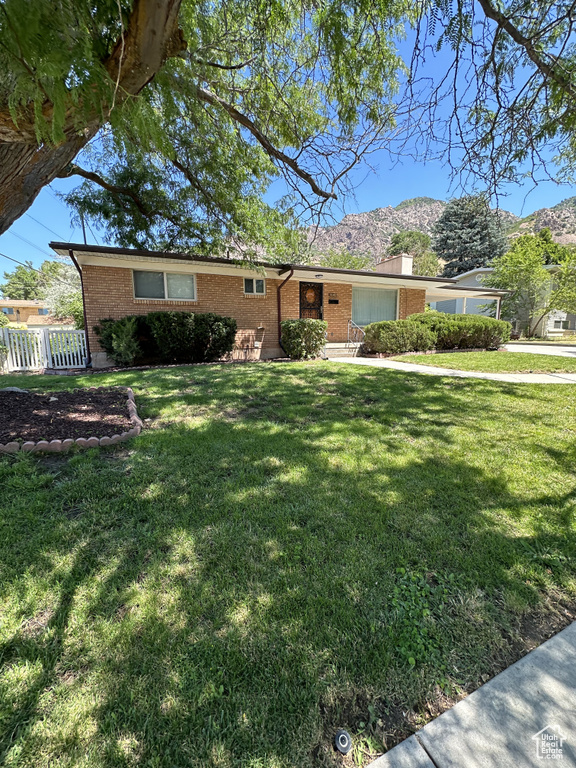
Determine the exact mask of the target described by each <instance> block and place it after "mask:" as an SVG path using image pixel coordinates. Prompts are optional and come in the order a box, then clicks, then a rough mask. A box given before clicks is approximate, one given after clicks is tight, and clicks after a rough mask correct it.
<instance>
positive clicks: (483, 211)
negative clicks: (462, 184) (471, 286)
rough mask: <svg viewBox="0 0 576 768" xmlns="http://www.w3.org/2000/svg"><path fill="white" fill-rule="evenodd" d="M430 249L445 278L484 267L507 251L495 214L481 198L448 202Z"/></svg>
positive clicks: (470, 196) (473, 197) (478, 196)
mask: <svg viewBox="0 0 576 768" xmlns="http://www.w3.org/2000/svg"><path fill="white" fill-rule="evenodd" d="M432 245H433V249H434V253H435V254H436V256H437V257H438V258H439V259H442V260H443V261H444V275H445V277H454V276H456V275H460V274H462V273H463V272H468V270H470V269H476V268H478V267H485V266H487V265H488V264H489V263H490V262H491V261H492V259H494V258H496V257H498V256H501V255H502V254H503V253H505V252H506V250H507V247H508V244H507V240H506V236H505V235H504V232H503V230H502V225H501V222H500V219H499V217H498V214H497V213H495V212H494V211H491V210H490V207H489V205H488V201H487V200H486V198H485V197H484V196H483V195H468V196H465V197H461V198H459V199H455V200H451V201H450V202H449V203H448V205H447V206H446V208H445V209H444V211H443V212H442V215H441V216H440V218H439V219H438V221H437V222H436V224H435V226H434V237H433V243H432Z"/></svg>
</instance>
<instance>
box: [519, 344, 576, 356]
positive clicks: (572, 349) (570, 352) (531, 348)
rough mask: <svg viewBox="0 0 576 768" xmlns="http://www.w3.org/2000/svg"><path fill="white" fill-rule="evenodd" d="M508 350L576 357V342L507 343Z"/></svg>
mask: <svg viewBox="0 0 576 768" xmlns="http://www.w3.org/2000/svg"><path fill="white" fill-rule="evenodd" d="M505 347H506V349H507V350H508V352H532V354H534V355H558V357H572V358H576V345H575V344H566V345H565V344H545V343H544V344H514V342H510V344H505Z"/></svg>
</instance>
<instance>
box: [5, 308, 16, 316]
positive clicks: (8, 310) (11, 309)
mask: <svg viewBox="0 0 576 768" xmlns="http://www.w3.org/2000/svg"><path fill="white" fill-rule="evenodd" d="M2 312H4V314H5V315H13V314H14V308H13V307H2Z"/></svg>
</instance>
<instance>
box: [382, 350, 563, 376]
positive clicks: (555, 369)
mask: <svg viewBox="0 0 576 768" xmlns="http://www.w3.org/2000/svg"><path fill="white" fill-rule="evenodd" d="M392 360H399V361H400V362H402V363H418V364H419V365H432V366H434V367H436V368H438V367H439V368H452V369H456V370H458V371H482V372H485V373H576V356H575V357H574V358H570V357H560V356H559V355H538V354H532V353H531V352H446V353H444V354H442V353H439V354H437V355H400V356H398V357H393V358H392Z"/></svg>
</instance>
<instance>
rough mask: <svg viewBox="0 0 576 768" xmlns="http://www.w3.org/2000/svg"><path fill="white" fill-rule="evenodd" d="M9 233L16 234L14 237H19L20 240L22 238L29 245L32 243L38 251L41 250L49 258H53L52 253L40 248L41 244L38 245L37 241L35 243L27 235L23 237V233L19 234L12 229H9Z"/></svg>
mask: <svg viewBox="0 0 576 768" xmlns="http://www.w3.org/2000/svg"><path fill="white" fill-rule="evenodd" d="M8 234H9V235H14V237H17V238H18V239H19V240H22V242H23V243H27V244H28V245H31V246H32V248H36V250H37V251H40V253H42V254H44V256H48V258H51V254H50V253H48V252H47V251H44V250H43V249H42V248H40V246H39V245H36V243H33V242H32V241H31V240H27V239H26V238H25V237H22V235H19V234H18V233H17V232H12V230H11V229H9V230H8Z"/></svg>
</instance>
